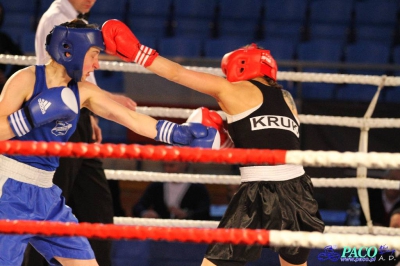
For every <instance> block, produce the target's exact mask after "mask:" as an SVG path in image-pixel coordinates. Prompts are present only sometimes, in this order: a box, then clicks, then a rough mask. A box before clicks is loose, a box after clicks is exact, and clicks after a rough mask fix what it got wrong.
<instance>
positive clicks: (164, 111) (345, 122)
mask: <svg viewBox="0 0 400 266" xmlns="http://www.w3.org/2000/svg"><path fill="white" fill-rule="evenodd" d="M136 111H137V112H138V113H142V114H146V115H149V116H153V117H169V118H181V119H187V118H188V117H189V116H190V115H191V113H192V112H193V111H194V109H185V108H168V107H143V106H138V107H137V108H136ZM218 113H219V114H220V115H221V116H222V118H223V119H224V120H226V116H225V113H224V112H222V111H218ZM299 118H300V122H301V123H304V124H313V125H327V126H341V127H355V128H364V127H368V128H400V119H398V118H368V119H365V118H358V117H346V116H322V115H301V114H299Z"/></svg>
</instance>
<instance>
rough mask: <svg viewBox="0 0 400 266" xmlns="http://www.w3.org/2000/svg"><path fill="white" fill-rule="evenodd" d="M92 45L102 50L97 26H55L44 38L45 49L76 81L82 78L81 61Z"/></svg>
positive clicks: (102, 43)
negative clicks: (93, 27)
mask: <svg viewBox="0 0 400 266" xmlns="http://www.w3.org/2000/svg"><path fill="white" fill-rule="evenodd" d="M92 46H96V47H98V48H100V49H101V50H102V51H103V50H104V48H105V46H104V41H103V36H102V34H101V30H100V29H98V28H95V29H92V28H68V27H66V26H55V27H54V28H53V30H52V31H51V32H50V33H49V35H47V38H46V51H47V52H48V53H49V54H50V55H51V57H52V58H53V59H54V60H55V61H56V62H57V63H59V64H61V65H63V66H64V67H65V69H66V70H67V74H68V76H70V77H71V78H72V79H73V80H75V81H77V82H78V81H81V79H82V69H83V61H84V59H85V55H86V52H87V51H88V50H89V48H90V47H92ZM67 53H68V54H69V55H68V56H67Z"/></svg>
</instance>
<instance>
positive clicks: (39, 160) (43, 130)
mask: <svg viewBox="0 0 400 266" xmlns="http://www.w3.org/2000/svg"><path fill="white" fill-rule="evenodd" d="M68 87H69V88H70V89H71V90H72V91H73V92H74V94H75V97H76V99H77V101H78V106H80V98H79V90H78V85H77V83H76V82H75V81H73V80H71V81H70V82H69V83H68ZM44 90H48V88H47V84H46V73H45V66H42V65H41V66H36V82H35V87H34V89H33V94H32V97H31V98H30V99H29V100H28V101H27V102H25V103H24V104H23V105H22V108H23V107H25V106H26V105H28V104H29V103H30V102H31V101H32V99H33V98H34V97H35V96H36V95H38V94H40V93H41V92H42V91H44ZM79 115H80V110H79V111H78V115H77V116H76V117H75V119H74V120H72V121H70V122H64V121H60V120H57V121H53V122H50V123H47V124H45V125H43V126H40V127H37V128H33V129H32V130H31V131H30V132H29V133H28V134H26V135H24V136H22V137H14V138H12V139H11V140H30V141H45V142H50V141H56V142H67V141H68V139H69V138H70V136H71V135H72V133H73V132H74V131H75V129H76V124H77V122H78V118H79ZM6 156H7V157H9V158H12V159H14V160H16V161H19V162H21V163H25V164H27V165H30V166H33V167H36V168H39V169H42V170H47V171H54V170H55V169H56V168H57V167H58V162H59V157H54V156H49V157H44V156H18V155H6Z"/></svg>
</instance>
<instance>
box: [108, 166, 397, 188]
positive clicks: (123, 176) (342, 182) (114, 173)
mask: <svg viewBox="0 0 400 266" xmlns="http://www.w3.org/2000/svg"><path fill="white" fill-rule="evenodd" d="M105 173H106V177H107V179H110V180H122V181H145V182H181V183H202V184H225V185H229V184H232V185H237V184H240V176H239V175H206V174H188V173H186V174H185V173H159V172H146V171H131V170H111V169H106V170H105ZM311 180H312V182H313V185H314V187H342V188H345V187H349V188H353V187H355V188H379V189H400V181H397V180H386V179H378V178H370V177H368V179H367V180H360V179H359V178H356V177H352V178H325V177H320V178H312V179H311ZM366 181H367V182H366Z"/></svg>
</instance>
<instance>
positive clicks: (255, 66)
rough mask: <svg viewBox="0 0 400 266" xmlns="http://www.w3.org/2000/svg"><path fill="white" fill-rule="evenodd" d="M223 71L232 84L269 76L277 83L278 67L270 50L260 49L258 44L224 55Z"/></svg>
mask: <svg viewBox="0 0 400 266" xmlns="http://www.w3.org/2000/svg"><path fill="white" fill-rule="evenodd" d="M221 69H222V71H223V72H224V74H225V75H226V79H227V80H229V81H230V82H235V81H241V80H249V79H253V78H256V77H262V76H267V77H270V78H271V79H273V80H274V81H276V74H277V72H278V66H277V65H276V62H275V59H274V58H272V56H271V54H270V52H269V50H263V49H259V48H258V47H257V45H256V44H254V43H252V44H251V45H249V46H247V47H244V48H241V49H238V50H236V51H233V52H230V53H227V54H226V55H224V57H223V58H222V61H221Z"/></svg>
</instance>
